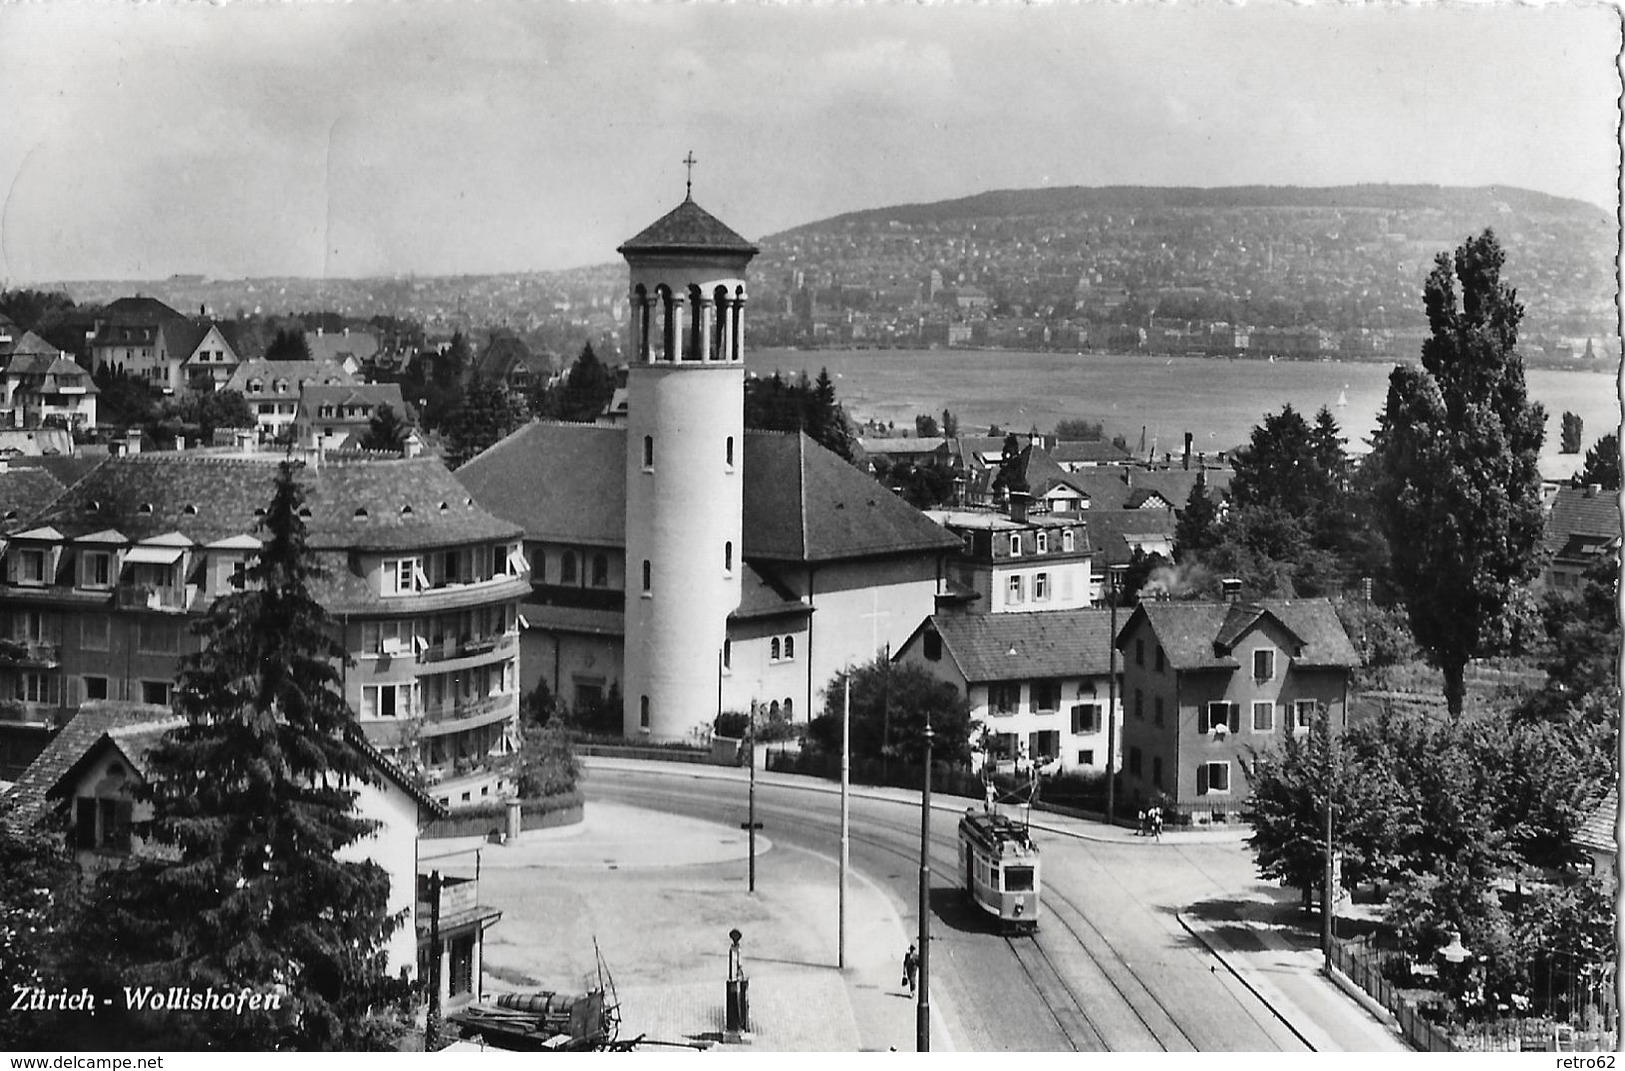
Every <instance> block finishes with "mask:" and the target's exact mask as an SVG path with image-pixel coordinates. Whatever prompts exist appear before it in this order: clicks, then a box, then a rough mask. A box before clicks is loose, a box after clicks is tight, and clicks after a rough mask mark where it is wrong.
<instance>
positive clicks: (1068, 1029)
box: [585, 768, 1307, 1052]
mask: <svg viewBox="0 0 1625 1071" xmlns="http://www.w3.org/2000/svg"><path fill="white" fill-rule="evenodd" d="M585 785H586V789H587V796H588V798H589V799H593V798H597V799H606V800H614V801H617V802H621V803H626V804H630V805H633V806H640V807H645V808H649V809H652V810H660V811H667V812H671V813H675V814H685V815H690V816H692V817H696V818H703V819H708V820H711V821H717V822H722V823H725V824H729V825H734V824H737V823H742V822H743V821H744V820H745V814H746V788H745V785H744V783H743V782H742V781H729V780H716V779H712V778H702V777H697V776H695V775H693V774H688V773H682V772H675V771H667V770H661V769H656V768H643V769H638V770H635V771H634V770H627V769H614V768H594V769H593V770H592V774H591V777H590V778H589V779H588V780H587V781H586V782H585ZM851 815H852V822H851V830H850V833H851V859H852V866H853V869H854V870H855V871H858V872H861V873H862V874H864V875H865V876H867V877H868V878H870V879H872V880H873V881H875V882H876V883H877V884H878V885H879V886H880V887H881V888H882V889H884V890H885V891H886V893H887V894H888V895H889V896H891V897H892V898H893V900H894V901H895V902H896V904H897V907H898V909H899V911H900V912H901V914H902V915H903V917H904V920H905V923H906V925H908V926H909V927H910V928H911V930H913V929H917V928H918V914H917V905H918V891H917V890H918V879H919V843H920V826H919V820H920V811H919V806H918V804H913V805H909V804H905V803H898V802H893V801H888V800H875V799H864V798H859V797H857V796H854V797H853V798H852V801H851ZM756 819H757V821H759V822H761V823H763V825H764V833H765V834H766V835H767V836H769V837H771V838H772V839H773V840H774V841H775V842H776V843H778V844H780V845H784V846H788V847H796V848H803V849H807V850H810V851H814V852H818V853H820V854H823V855H826V856H829V857H831V858H834V857H838V855H839V853H840V802H839V796H838V795H836V794H834V793H831V792H828V791H818V790H815V789H810V788H798V787H794V786H787V785H782V784H768V783H765V782H758V784H757V786H756ZM956 827H957V820H956V818H955V817H954V814H953V812H951V811H943V810H937V809H933V811H932V815H931V871H932V889H931V894H930V903H931V912H932V923H931V933H932V940H931V994H932V1000H933V1003H934V1004H936V1005H938V1008H937V1010H938V1011H941V1012H943V1013H945V1014H946V1018H947V1021H948V1022H949V1023H950V1024H951V1026H950V1028H951V1030H952V1032H953V1042H954V1044H955V1046H956V1047H958V1048H960V1049H962V1050H979V1051H998V1050H1003V1049H1012V1050H1034V1051H1057V1050H1074V1049H1075V1050H1096V1051H1098V1050H1112V1051H1134V1052H1145V1051H1193V1050H1194V1051H1225V1050H1228V1051H1249V1052H1256V1051H1275V1050H1285V1051H1294V1052H1302V1051H1307V1050H1306V1046H1304V1044H1303V1043H1302V1042H1301V1041H1300V1040H1298V1039H1297V1038H1296V1037H1295V1036H1294V1035H1293V1034H1292V1033H1291V1031H1289V1030H1288V1029H1287V1028H1286V1027H1285V1026H1284V1025H1283V1024H1282V1023H1281V1022H1280V1021H1279V1020H1278V1019H1276V1018H1275V1017H1274V1015H1273V1013H1272V1012H1271V1011H1270V1009H1269V1008H1267V1007H1266V1006H1265V1005H1264V1004H1263V1003H1262V1002H1260V1001H1259V1000H1258V999H1257V998H1256V997H1255V996H1253V995H1252V994H1251V993H1250V992H1248V991H1247V990H1246V989H1245V988H1244V987H1242V986H1241V985H1240V983H1238V982H1237V981H1236V980H1235V979H1234V978H1233V977H1232V976H1231V975H1230V974H1229V973H1228V972H1227V971H1225V970H1223V969H1218V970H1215V969H1214V968H1215V961H1214V960H1213V958H1212V956H1211V955H1209V954H1208V953H1207V951H1206V949H1204V948H1203V947H1202V946H1201V945H1200V944H1199V943H1197V942H1196V941H1195V940H1194V939H1193V938H1192V937H1191V936H1190V935H1189V934H1187V933H1186V932H1185V931H1184V930H1183V929H1182V928H1181V927H1180V925H1179V923H1178V921H1177V920H1176V919H1175V917H1174V915H1175V912H1176V911H1177V910H1178V909H1180V908H1181V907H1183V906H1185V905H1186V904H1188V903H1190V902H1192V901H1193V900H1196V899H1199V898H1201V897H1203V896H1210V895H1213V894H1214V893H1216V892H1222V891H1223V890H1224V889H1225V888H1227V887H1229V888H1234V887H1235V885H1234V882H1235V881H1236V880H1237V878H1238V870H1237V867H1238V866H1241V867H1245V868H1246V870H1245V872H1244V873H1240V877H1241V879H1242V880H1246V879H1247V877H1248V876H1249V875H1250V861H1249V860H1247V859H1246V858H1245V853H1244V852H1243V851H1242V850H1240V849H1238V847H1237V846H1236V845H1235V844H1200V845H1172V844H1159V845H1149V844H1140V843H1136V844H1117V843H1099V842H1093V841H1084V840H1079V839H1077V838H1072V837H1065V836H1059V835H1042V836H1040V838H1039V842H1040V847H1041V849H1042V851H1043V892H1042V897H1041V899H1042V908H1043V915H1042V921H1041V923H1040V926H1039V932H1038V934H1037V935H1036V936H1035V937H1031V938H1023V937H1014V938H1005V937H1002V936H1000V935H999V934H998V933H996V932H994V930H993V929H992V927H990V926H988V925H986V924H985V923H984V921H983V919H982V917H981V916H980V913H979V912H978V911H977V910H976V909H975V908H973V907H971V906H969V905H968V904H967V903H966V902H965V900H964V897H963V895H962V893H961V891H960V888H959V885H958V882H957V880H956V871H957V852H958V847H957V842H956V836H957V834H956Z"/></svg>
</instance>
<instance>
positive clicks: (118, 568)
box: [0, 452, 529, 807]
mask: <svg viewBox="0 0 1625 1071" xmlns="http://www.w3.org/2000/svg"><path fill="white" fill-rule="evenodd" d="M276 461H277V456H276V455H274V454H271V455H250V456H247V457H244V456H231V457H228V456H221V455H210V454H199V453H195V452H189V453H146V454H138V455H133V456H127V457H116V458H109V459H108V460H106V461H104V462H102V464H101V465H99V466H98V467H97V468H96V469H94V470H93V471H92V472H91V473H90V474H89V475H87V476H85V477H84V478H82V479H80V480H79V481H78V482H77V483H75V484H74V485H73V486H72V487H70V488H69V489H68V490H67V491H66V492H65V493H63V494H62V495H61V496H59V497H58V498H56V500H55V501H53V502H52V503H51V504H50V505H49V506H48V507H47V508H45V509H44V510H42V511H40V512H38V513H36V514H35V515H34V516H33V517H32V518H31V519H30V520H29V521H28V522H27V524H26V525H25V526H24V527H23V528H22V530H20V531H17V532H15V533H14V534H13V535H12V536H11V537H10V540H9V542H8V544H7V546H6V551H5V578H4V584H3V585H0V638H4V639H6V640H9V641H10V642H9V644H7V645H6V646H5V647H4V648H3V649H0V697H3V698H4V699H6V700H7V701H8V702H7V703H6V704H5V706H3V707H0V736H6V735H7V734H9V735H10V737H11V738H12V739H13V740H14V741H21V742H22V743H24V744H27V743H34V744H38V743H39V742H40V741H41V738H42V734H48V733H49V732H50V731H51V730H53V729H54V728H55V727H56V726H58V725H60V724H61V723H62V722H63V721H64V720H65V719H66V718H67V717H68V716H69V715H70V714H71V713H72V711H74V710H75V709H77V708H78V707H79V705H80V704H81V703H84V702H86V701H88V700H96V699H121V700H131V701H140V702H147V703H156V704H167V703H168V702H169V699H170V696H171V690H172V688H173V682H174V679H175V675H176V672H177V670H178V667H179V660H180V658H181V657H182V656H184V655H186V654H188V653H190V652H192V651H194V650H196V649H197V643H198V640H197V637H195V636H194V635H193V634H192V632H191V627H190V626H191V625H192V624H193V623H194V622H195V621H196V620H197V619H198V618H199V617H200V616H201V615H202V614H203V613H204V612H206V610H207V608H208V607H209V605H210V604H211V603H212V602H213V601H214V600H215V599H216V598H217V597H219V596H220V595H223V594H226V593H228V592H230V591H233V590H235V586H236V585H237V584H238V583H240V582H241V577H242V576H243V575H244V570H245V569H246V568H247V565H248V562H249V560H250V559H251V558H252V557H253V556H254V555H255V554H256V553H257V551H258V550H259V547H260V543H259V539H258V537H257V534H256V533H257V530H258V527H259V523H260V519H261V518H262V517H263V516H264V512H265V507H266V505H267V504H268V503H269V501H270V498H271V494H272V490H273V484H274V480H275V476H276V465H275V462H276ZM300 481H301V483H302V484H303V485H304V486H305V490H306V500H305V506H304V511H303V515H304V518H305V524H306V526H307V529H308V532H307V542H308V545H309V546H310V547H311V548H312V550H313V551H314V552H315V553H316V557H317V561H318V564H319V566H320V568H321V570H322V571H321V573H320V574H319V575H318V576H317V577H316V578H315V579H313V581H312V586H313V590H314V592H315V594H316V595H317V597H318V598H319V599H320V600H321V602H322V604H323V605H324V606H325V607H327V609H328V610H329V612H330V613H332V614H333V615H334V617H335V618H336V619H337V620H338V621H339V622H340V638H341V641H342V642H343V644H344V647H345V650H346V651H347V652H348V654H349V660H350V664H349V665H347V666H346V668H345V670H344V674H343V687H344V695H345V699H346V700H347V701H348V702H349V704H350V707H351V709H353V710H355V711H356V712H357V715H358V724H359V725H360V727H361V730H362V732H363V733H364V734H365V735H366V737H367V738H368V740H370V741H371V742H372V743H373V744H374V745H376V746H377V747H379V748H380V749H382V750H383V751H384V752H385V753H386V754H388V755H390V756H391V757H392V758H393V759H395V760H397V761H399V762H401V763H402V764H404V765H406V766H409V767H411V768H413V769H419V770H422V771H423V773H424V776H425V778H426V779H427V780H428V781H429V782H431V783H432V784H433V785H434V793H435V797H436V799H438V800H440V801H441V802H443V803H445V804H446V805H448V806H452V807H456V806H458V805H462V804H474V803H481V802H489V801H492V800H495V799H499V798H501V797H502V796H504V795H506V794H508V793H509V792H510V791H511V790H512V788H513V787H514V776H515V775H514V772H513V770H512V769H511V765H512V763H511V760H509V758H508V756H511V755H513V754H514V753H515V752H516V750H517V746H518V716H519V692H518V681H519V640H518V630H519V629H518V610H519V600H520V599H521V598H522V597H523V596H524V595H525V594H526V593H527V592H528V591H529V582H528V576H527V569H526V565H525V561H524V558H523V555H522V553H521V551H520V529H519V528H518V526H516V525H513V524H509V523H508V522H505V521H502V520H499V519H498V518H496V517H494V516H492V515H491V514H489V513H487V512H486V511H484V510H482V509H480V508H479V507H478V506H477V505H475V503H474V502H473V500H472V499H471V498H469V496H468V494H467V492H466V491H464V490H463V488H462V486H461V485H460V484H458V483H457V481H456V480H455V479H454V478H453V477H452V475H451V474H450V473H449V472H448V471H447V470H446V468H445V466H444V465H443V464H441V463H440V462H439V461H438V460H436V459H432V458H416V459H411V460H393V461H381V460H357V459H351V460H342V461H341V460H337V459H327V460H324V461H322V463H321V464H320V465H318V466H315V467H313V468H307V469H305V470H304V471H303V472H302V473H301V474H300Z"/></svg>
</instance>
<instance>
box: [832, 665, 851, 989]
mask: <svg viewBox="0 0 1625 1071" xmlns="http://www.w3.org/2000/svg"><path fill="white" fill-rule="evenodd" d="M851 786H852V667H850V666H848V667H847V671H846V698H845V701H844V702H843V703H842V705H841V892H840V907H839V910H840V920H839V923H838V925H837V929H836V933H837V935H838V936H837V942H836V952H835V965H836V966H837V967H838V968H840V969H841V970H843V971H844V970H846V868H847V864H848V863H849V862H850V859H851V854H852V833H851V811H850V810H849V806H850V802H849V799H848V795H847V794H848V792H849V791H850V789H851Z"/></svg>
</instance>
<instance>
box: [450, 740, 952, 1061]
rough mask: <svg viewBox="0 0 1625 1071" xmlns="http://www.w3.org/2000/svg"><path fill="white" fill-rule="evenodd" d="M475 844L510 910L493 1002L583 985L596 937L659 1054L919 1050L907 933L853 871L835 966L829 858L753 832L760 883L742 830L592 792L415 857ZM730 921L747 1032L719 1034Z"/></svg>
mask: <svg viewBox="0 0 1625 1071" xmlns="http://www.w3.org/2000/svg"><path fill="white" fill-rule="evenodd" d="M592 761H594V762H596V760H592ZM476 851H477V852H478V860H479V862H478V866H479V870H480V882H481V889H480V900H481V902H482V903H486V904H490V905H493V906H496V907H499V908H501V909H502V911H503V918H502V921H501V922H499V923H498V924H497V925H495V926H494V927H492V928H491V929H490V930H488V931H487V933H486V946H485V960H484V965H483V966H484V974H485V990H486V998H487V999H491V998H492V997H494V995H495V994H497V993H499V992H503V991H512V990H523V989H551V990H556V991H562V992H575V991H579V989H581V988H585V985H586V983H587V980H589V979H594V978H596V956H595V952H594V946H595V944H596V946H597V949H598V950H599V951H601V953H602V956H603V959H604V962H605V964H606V966H607V967H608V970H609V972H610V975H611V979H610V981H611V983H612V985H613V988H614V993H615V998H616V999H618V1001H619V1004H620V1011H621V1025H620V1038H621V1039H622V1040H630V1039H632V1038H637V1037H639V1036H642V1037H644V1038H645V1039H646V1041H645V1047H646V1048H648V1049H650V1050H652V1051H658V1050H659V1049H663V1048H666V1047H669V1046H673V1045H675V1046H691V1047H694V1048H710V1047H721V1048H724V1049H735V1048H737V1049H743V1050H747V1051H783V1052H792V1051H794V1052H819V1051H832V1052H855V1051H865V1050H880V1051H885V1050H887V1049H893V1048H895V1049H897V1050H900V1051H912V1050H913V1049H914V1045H915V1004H914V1001H913V1000H912V999H911V998H910V997H909V995H908V992H907V991H906V989H904V988H902V987H901V986H899V984H898V982H899V978H900V975H901V967H900V965H899V964H900V960H901V955H902V950H903V949H904V948H907V947H908V941H909V935H908V933H907V932H906V931H905V929H904V926H903V923H902V920H901V918H900V917H899V915H898V913H897V912H896V910H894V909H893V908H892V906H891V904H890V902H889V901H888V900H887V898H886V897H885V895H884V894H883V893H882V892H881V891H880V890H879V889H878V888H876V887H875V886H873V885H871V884H869V883H868V882H867V881H865V880H864V879H862V878H861V877H859V876H858V875H856V874H855V873H854V874H850V875H849V880H848V888H847V941H846V945H847V957H848V963H847V968H846V970H844V971H842V970H839V969H837V966H836V958H837V956H836V951H837V949H836V946H837V918H838V894H837V881H836V873H837V869H838V867H837V863H836V861H835V860H832V859H826V858H824V857H823V856H820V855H816V854H813V853H810V852H805V851H801V850H799V849H790V848H784V847H778V846H775V845H774V844H773V842H772V841H771V840H770V839H769V838H768V837H765V836H763V835H761V834H758V835H757V837H756V851H757V858H756V875H757V882H756V892H755V893H754V894H753V893H751V892H749V891H748V889H747V885H748V869H749V861H748V858H747V856H748V834H747V833H746V832H745V831H743V830H740V829H737V828H730V827H727V826H722V825H719V824H716V823H712V822H704V821H699V820H696V819H690V818H684V817H679V816H676V815H670V814H663V813H659V812H654V811H648V810H643V809H640V808H633V807H628V806H624V805H621V804H616V803H609V802H603V801H593V802H592V803H590V804H589V805H588V807H587V808H586V815H585V818H584V820H583V821H582V822H581V823H579V824H577V825H575V826H567V827H561V828H557V829H546V830H533V831H530V832H526V833H524V834H522V835H521V836H520V837H519V838H518V839H517V840H515V841H511V842H509V843H508V844H507V845H501V846H498V845H491V844H487V843H485V842H484V841H483V840H482V839H481V838H477V837H464V838H455V839H446V840H435V841H424V842H422V844H421V846H420V849H419V853H420V854H419V860H420V866H422V867H425V868H426V867H429V866H431V865H433V866H440V867H442V868H447V869H448V870H449V869H450V868H452V867H454V866H460V867H461V868H462V869H463V870H467V871H469V872H470V873H472V870H473V867H474V865H475V864H474V861H473V860H474V855H473V853H474V852H476ZM628 919H636V920H638V924H637V925H636V926H635V927H631V926H628V925H627V920H628ZM735 927H737V928H738V929H740V930H741V931H743V933H744V937H743V940H742V941H741V947H742V948H743V950H744V964H745V970H746V974H747V975H748V976H749V979H750V984H749V1003H750V1025H751V1028H752V1031H751V1033H750V1034H749V1035H747V1036H746V1037H745V1038H743V1039H741V1040H740V1041H739V1042H731V1041H728V1040H725V1038H724V1033H723V1027H724V1021H723V1017H724V1001H725V994H726V986H725V982H726V978H727V951H728V945H729V940H728V931H729V930H731V929H733V928H735ZM934 996H935V994H934ZM947 1011H948V1010H947V1009H945V1008H944V1007H943V1006H942V1002H941V999H940V997H937V998H936V999H933V1001H932V1012H933V1016H932V1020H933V1026H932V1048H933V1049H934V1050H937V1051H949V1050H951V1048H952V1037H951V1035H952V1029H951V1015H950V1014H946V1013H947ZM657 1042H658V1043H661V1044H660V1045H659V1046H656V1045H655V1044H653V1043H657Z"/></svg>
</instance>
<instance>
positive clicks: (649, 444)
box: [643, 435, 655, 472]
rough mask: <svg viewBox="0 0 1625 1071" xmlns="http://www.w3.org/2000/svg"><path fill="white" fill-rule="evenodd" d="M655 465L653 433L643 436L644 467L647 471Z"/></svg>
mask: <svg viewBox="0 0 1625 1071" xmlns="http://www.w3.org/2000/svg"><path fill="white" fill-rule="evenodd" d="M654 467H655V439H654V436H653V435H645V436H644V437H643V469H644V471H645V472H648V471H649V470H651V469H653V468H654Z"/></svg>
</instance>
